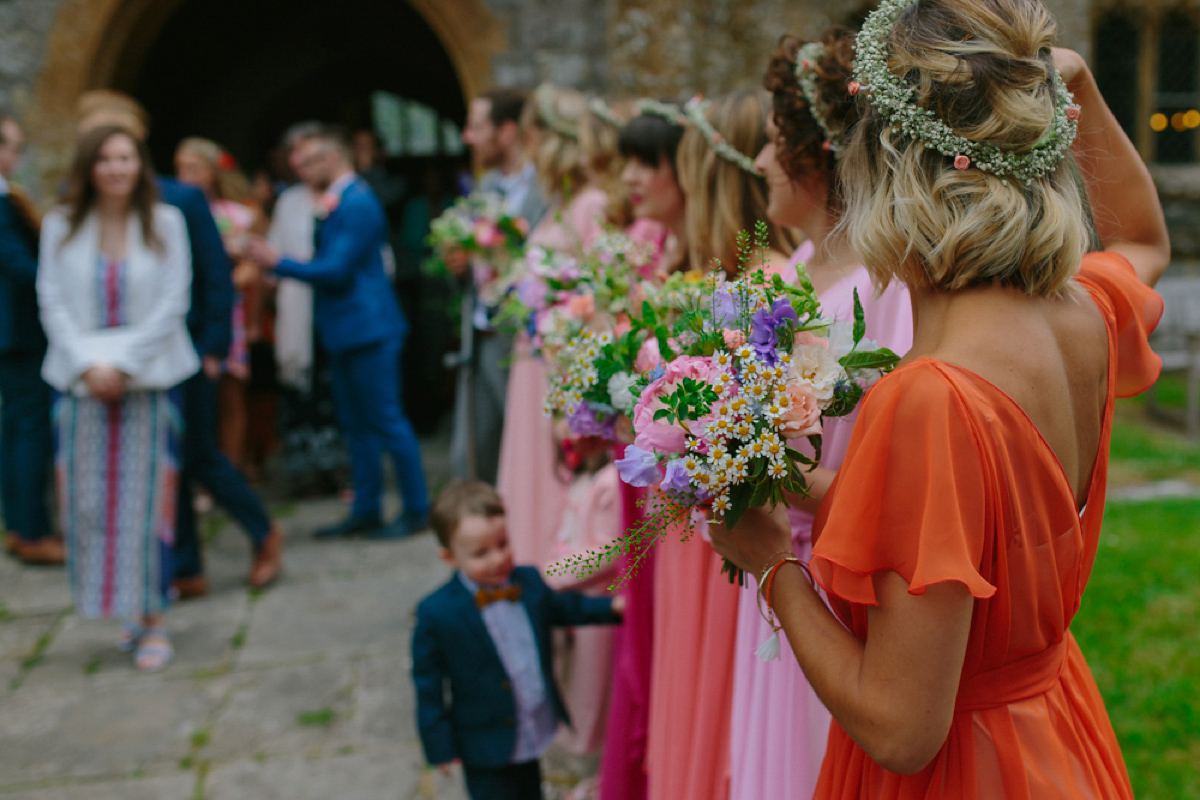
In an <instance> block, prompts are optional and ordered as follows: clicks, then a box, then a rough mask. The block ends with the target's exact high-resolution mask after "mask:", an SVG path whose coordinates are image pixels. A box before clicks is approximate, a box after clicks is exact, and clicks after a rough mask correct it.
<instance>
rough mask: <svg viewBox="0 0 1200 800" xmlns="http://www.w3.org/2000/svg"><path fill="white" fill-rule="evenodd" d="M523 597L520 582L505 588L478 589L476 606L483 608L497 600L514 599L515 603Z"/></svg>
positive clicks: (476, 591)
mask: <svg viewBox="0 0 1200 800" xmlns="http://www.w3.org/2000/svg"><path fill="white" fill-rule="evenodd" d="M520 599H521V587H520V586H519V585H518V584H515V583H514V584H512V585H511V586H505V587H504V588H503V589H483V588H480V589H476V590H475V607H476V608H483V607H484V606H486V605H489V604H491V603H494V602H496V601H497V600H512V601H513V602H514V603H515V602H516V601H518V600H520Z"/></svg>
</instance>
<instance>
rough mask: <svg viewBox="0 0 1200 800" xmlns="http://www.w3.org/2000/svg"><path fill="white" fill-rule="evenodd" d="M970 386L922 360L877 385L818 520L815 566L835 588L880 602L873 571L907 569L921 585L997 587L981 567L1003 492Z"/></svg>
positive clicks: (980, 591)
mask: <svg viewBox="0 0 1200 800" xmlns="http://www.w3.org/2000/svg"><path fill="white" fill-rule="evenodd" d="M970 390H971V388H970V386H968V385H965V384H963V383H961V382H958V381H956V380H955V379H954V376H953V375H951V374H948V373H947V372H946V371H945V369H944V368H943V367H942V366H941V365H939V364H937V363H936V362H932V361H925V360H921V361H915V362H913V363H911V364H909V365H907V366H905V367H903V368H901V369H900V370H897V371H896V372H895V373H893V374H891V375H889V376H887V377H885V378H884V379H883V380H881V381H880V382H879V383H878V384H877V385H876V386H875V387H874V388H873V389H872V390H871V391H870V392H869V393H868V394H867V397H866V399H865V400H864V402H863V406H862V410H861V413H860V415H859V419H858V424H857V426H856V427H855V430H854V435H853V438H852V439H851V440H850V446H849V450H848V452H847V454H846V460H845V462H844V463H843V465H842V468H841V470H839V473H838V476H837V478H836V480H835V482H834V484H833V487H832V488H831V489H830V493H829V496H828V497H827V499H826V502H825V503H824V504H823V505H822V506H821V511H820V513H819V514H818V516H817V521H816V525H815V536H816V545H815V546H814V547H813V556H812V570H813V574H814V575H815V576H816V578H817V580H818V582H820V584H821V586H822V587H824V589H825V590H826V591H827V592H828V593H829V594H830V595H835V596H837V597H840V598H842V599H843V600H846V601H849V602H851V603H859V604H867V605H874V604H875V603H876V602H877V601H876V598H875V587H874V583H873V582H872V580H871V576H872V575H873V574H874V573H876V572H881V571H893V572H896V573H898V574H899V575H901V576H902V577H903V578H904V579H905V580H906V581H907V582H908V584H909V592H910V593H912V594H924V592H925V589H926V587H928V586H929V585H931V584H934V583H940V582H945V581H957V582H960V583H962V584H964V585H965V586H966V587H967V589H968V590H969V591H970V593H971V594H972V595H973V596H975V597H977V598H986V597H991V596H992V594H993V593H994V592H995V591H996V587H995V586H993V585H992V584H991V583H989V582H988V581H987V580H986V579H985V578H984V576H983V575H982V574H981V572H980V567H981V564H982V562H983V557H984V553H985V551H986V549H987V548H988V547H990V546H991V539H992V538H993V533H992V532H991V531H990V529H989V522H988V521H989V519H991V518H992V515H991V513H990V506H991V504H992V502H993V494H994V493H993V492H991V491H990V490H989V486H990V485H992V484H993V482H992V481H990V480H989V475H990V473H991V471H992V470H991V468H990V466H989V463H988V460H987V458H986V457H985V454H984V452H983V450H982V446H981V441H980V437H979V435H978V431H977V425H978V422H977V421H976V419H975V418H974V417H973V415H972V414H971V404H970V403H969V402H968V398H966V397H965V396H964V393H965V392H969V391H970Z"/></svg>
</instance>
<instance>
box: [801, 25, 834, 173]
mask: <svg viewBox="0 0 1200 800" xmlns="http://www.w3.org/2000/svg"><path fill="white" fill-rule="evenodd" d="M824 57H825V45H823V44H821V43H820V42H809V43H808V44H806V45H803V46H802V47H800V49H799V50H797V51H796V83H798V84H799V85H800V91H801V93H803V95H804V99H805V100H806V101H807V102H808V112H809V114H811V115H812V118H813V119H814V120H816V122H817V125H819V126H820V128H821V132H822V133H824V134H825V141H826V143H827V144H828V145H829V149H831V150H832V151H833V153H834V155H835V156H837V157H839V158H840V157H841V154H842V147H843V145H844V144H845V141H844V140H843V137H842V136H841V134H835V133H834V132H833V131H832V130H830V129H829V106H828V105H827V104H825V103H822V102H821V93H820V91H819V90H818V89H817V64H818V62H820V60H821V59H822V58H824Z"/></svg>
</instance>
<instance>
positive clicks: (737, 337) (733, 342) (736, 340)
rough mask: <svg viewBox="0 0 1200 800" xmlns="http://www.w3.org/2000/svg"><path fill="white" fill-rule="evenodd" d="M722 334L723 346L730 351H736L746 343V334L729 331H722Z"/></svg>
mask: <svg viewBox="0 0 1200 800" xmlns="http://www.w3.org/2000/svg"><path fill="white" fill-rule="evenodd" d="M724 334H725V346H726V347H728V348H729V349H730V350H737V349H738V348H739V347H741V346H742V345H744V344H745V343H746V334H745V333H743V332H742V331H731V330H728V329H726V330H725V331H724Z"/></svg>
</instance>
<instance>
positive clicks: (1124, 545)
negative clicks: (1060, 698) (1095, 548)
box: [1071, 401, 1200, 800]
mask: <svg viewBox="0 0 1200 800" xmlns="http://www.w3.org/2000/svg"><path fill="white" fill-rule="evenodd" d="M1139 406H1140V404H1139V403H1137V402H1136V401H1127V402H1125V403H1123V404H1122V407H1121V409H1120V414H1119V417H1118V421H1117V423H1116V425H1115V427H1114V431H1113V444H1112V472H1111V475H1112V478H1113V479H1114V480H1115V481H1118V482H1122V483H1128V482H1138V481H1154V480H1163V479H1168V478H1174V479H1180V478H1182V479H1185V480H1190V481H1191V482H1193V483H1196V484H1197V485H1198V486H1200V443H1196V442H1189V441H1187V440H1186V439H1184V438H1183V437H1181V436H1177V435H1172V434H1170V433H1167V432H1164V431H1162V430H1161V429H1158V428H1155V427H1151V426H1149V425H1147V424H1145V423H1144V422H1142V420H1143V419H1144V416H1143V415H1142V414H1141V413H1140V411H1141V409H1140V408H1139ZM1071 629H1072V630H1073V631H1074V632H1075V636H1076V637H1077V638H1078V640H1079V644H1080V646H1081V647H1082V648H1083V652H1084V653H1085V654H1086V655H1087V658H1088V662H1089V663H1090V664H1091V667H1092V672H1093V673H1094V674H1095V676H1096V682H1097V683H1098V684H1099V686H1100V690H1101V692H1102V693H1103V694H1104V699H1105V703H1106V704H1107V706H1108V712H1109V715H1110V716H1111V718H1112V722H1113V727H1114V728H1115V729H1116V731H1117V737H1118V738H1119V739H1120V741H1121V748H1122V750H1123V752H1124V754H1125V763H1126V764H1127V765H1128V767H1129V774H1130V777H1131V778H1132V780H1133V789H1134V793H1135V794H1136V796H1137V797H1138V798H1139V799H1140V800H1147V799H1149V800H1159V799H1161V800H1177V798H1192V797H1200V499H1163V500H1154V501H1149V502H1113V501H1110V502H1109V504H1108V508H1107V510H1106V512H1105V520H1104V530H1103V533H1102V535H1101V541H1100V550H1099V555H1098V556H1097V559H1096V566H1095V569H1094V571H1093V573H1092V578H1091V582H1090V583H1089V584H1088V588H1087V591H1086V593H1085V594H1084V599H1083V607H1082V609H1081V610H1080V612H1079V615H1078V616H1077V617H1076V619H1075V622H1074V623H1073V624H1072V626H1071Z"/></svg>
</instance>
